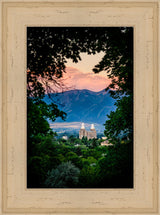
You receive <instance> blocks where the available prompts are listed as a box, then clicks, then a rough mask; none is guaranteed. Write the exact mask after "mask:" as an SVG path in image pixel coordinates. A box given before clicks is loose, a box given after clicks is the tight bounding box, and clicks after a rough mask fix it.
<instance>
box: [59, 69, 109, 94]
mask: <svg viewBox="0 0 160 215" xmlns="http://www.w3.org/2000/svg"><path fill="white" fill-rule="evenodd" d="M63 81H64V84H65V85H67V87H69V88H73V89H88V90H92V91H95V92H98V91H101V90H103V89H105V88H106V87H107V86H108V85H109V84H110V83H111V81H110V80H109V79H108V77H107V76H106V77H104V75H103V76H102V75H101V74H100V73H99V74H94V73H93V72H90V73H84V72H82V71H81V70H79V69H77V68H74V67H67V68H66V73H65V74H64V76H63Z"/></svg>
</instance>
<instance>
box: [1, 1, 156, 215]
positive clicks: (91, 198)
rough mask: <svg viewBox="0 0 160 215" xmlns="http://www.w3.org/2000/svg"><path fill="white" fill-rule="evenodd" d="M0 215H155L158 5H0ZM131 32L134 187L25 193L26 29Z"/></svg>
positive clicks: (135, 3) (52, 3)
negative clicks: (113, 28) (109, 28)
mask: <svg viewBox="0 0 160 215" xmlns="http://www.w3.org/2000/svg"><path fill="white" fill-rule="evenodd" d="M0 6H1V12H2V14H1V21H2V25H1V26H2V27H1V33H2V38H1V47H2V49H1V55H0V59H1V64H0V65H2V66H1V73H0V80H1V84H0V86H2V87H1V89H0V92H1V94H0V95H1V103H0V115H1V117H0V119H1V124H0V130H1V134H2V135H1V137H2V138H1V141H0V144H1V148H0V153H1V156H0V158H1V162H0V171H1V176H2V177H1V178H0V182H1V183H0V185H1V186H0V187H1V193H2V195H1V197H0V198H1V201H0V210H1V214H2V215H4V214H8V213H10V214H48V213H50V214H75V215H78V214H97V215H98V214H114V213H116V214H117V215H118V214H137V215H138V214H150V215H152V214H157V215H158V214H159V213H160V204H159V203H160V202H159V194H160V188H159V187H160V186H159V172H160V171H159V164H160V151H159V147H158V142H159V133H158V132H159V130H158V128H159V127H158V124H159V121H160V118H159V114H158V113H159V101H160V100H159V99H160V98H159V84H160V78H159V73H158V71H159V64H158V53H159V43H158V42H159V40H158V39H159V37H158V35H159V27H160V26H159V23H160V22H159V12H160V9H159V8H160V2H159V1H158V0H140V1H136V0H123V1H119V0H115V1H109V0H102V1H101V0H99V1H98V0H96V1H95V0H80V1H76V0H70V1H66V0H48V1H44V0H35V1H32V0H29V1H27V0H23V1H22V0H17V1H14V0H10V1H9V0H2V1H1V2H0ZM27 26H132V27H134V188H133V189H27V188H26V27H27Z"/></svg>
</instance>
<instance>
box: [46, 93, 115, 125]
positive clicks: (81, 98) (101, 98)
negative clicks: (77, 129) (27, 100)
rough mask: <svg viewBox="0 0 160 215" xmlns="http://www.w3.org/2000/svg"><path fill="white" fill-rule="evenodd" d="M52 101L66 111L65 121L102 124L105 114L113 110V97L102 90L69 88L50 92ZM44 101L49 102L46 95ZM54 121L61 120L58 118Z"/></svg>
mask: <svg viewBox="0 0 160 215" xmlns="http://www.w3.org/2000/svg"><path fill="white" fill-rule="evenodd" d="M51 97H52V99H53V101H54V102H55V103H56V104H58V107H59V109H60V110H62V111H64V112H65V113H67V119H66V122H86V123H98V124H104V123H105V121H106V120H107V116H106V115H107V114H109V113H110V111H112V110H115V106H114V103H115V99H113V98H112V97H111V96H110V94H109V93H108V92H106V91H105V90H102V91H100V92H93V91H90V90H70V91H66V92H63V93H56V94H51ZM44 101H45V102H46V103H48V104H49V103H51V102H52V101H51V99H50V98H49V97H48V95H46V96H45V98H44ZM56 122H63V121H62V120H61V119H60V118H58V119H57V120H56Z"/></svg>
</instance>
